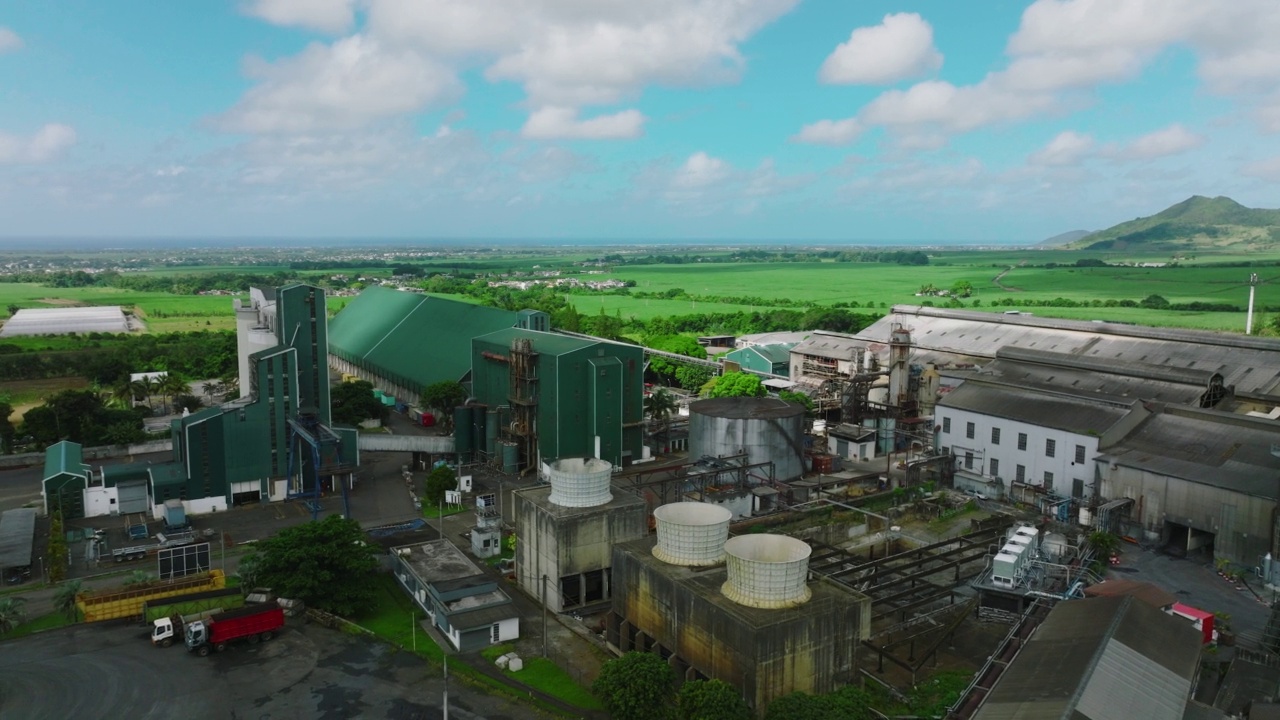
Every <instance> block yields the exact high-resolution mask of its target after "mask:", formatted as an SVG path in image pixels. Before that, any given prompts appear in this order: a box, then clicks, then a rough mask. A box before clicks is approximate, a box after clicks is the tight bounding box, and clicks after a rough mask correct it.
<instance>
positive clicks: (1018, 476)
mask: <svg viewBox="0 0 1280 720" xmlns="http://www.w3.org/2000/svg"><path fill="white" fill-rule="evenodd" d="M1013 479H1014V480H1017V481H1018V482H1026V481H1027V466H1026V465H1019V466H1018V468H1017V472H1016V473H1015V474H1014V476H1013Z"/></svg>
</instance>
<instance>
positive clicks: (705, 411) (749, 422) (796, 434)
mask: <svg viewBox="0 0 1280 720" xmlns="http://www.w3.org/2000/svg"><path fill="white" fill-rule="evenodd" d="M804 413H805V408H804V406H803V405H801V404H800V403H794V402H788V401H786V400H778V399H777V398H750V397H731V398H713V399H711V400H699V401H698V402H695V403H693V404H692V405H690V406H689V457H690V458H691V459H697V458H700V457H702V456H704V455H710V456H711V457H722V456H725V455H735V454H737V453H740V452H745V453H746V454H747V462H748V463H762V462H768V461H773V463H774V479H775V480H779V481H783V482H785V481H788V480H794V479H796V478H798V477H800V476H801V475H803V474H804Z"/></svg>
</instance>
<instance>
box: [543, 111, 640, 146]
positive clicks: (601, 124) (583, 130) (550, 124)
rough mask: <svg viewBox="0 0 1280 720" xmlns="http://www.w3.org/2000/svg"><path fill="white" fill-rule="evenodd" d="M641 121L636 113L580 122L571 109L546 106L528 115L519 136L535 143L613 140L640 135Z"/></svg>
mask: <svg viewBox="0 0 1280 720" xmlns="http://www.w3.org/2000/svg"><path fill="white" fill-rule="evenodd" d="M644 121H645V117H644V115H642V114H640V111H639V110H623V111H622V112H618V113H614V114H612V115H599V116H597V117H593V118H588V119H586V120H582V119H579V118H578V111H577V110H576V109H574V108H568V107H554V106H548V107H543V108H539V109H538V110H536V111H535V112H534V113H533V114H531V115H530V116H529V119H528V120H527V121H526V122H525V124H524V127H523V128H521V130H520V134H521V135H523V136H524V137H527V138H533V139H537V140H617V139H625V138H636V137H640V136H641V135H643V134H644Z"/></svg>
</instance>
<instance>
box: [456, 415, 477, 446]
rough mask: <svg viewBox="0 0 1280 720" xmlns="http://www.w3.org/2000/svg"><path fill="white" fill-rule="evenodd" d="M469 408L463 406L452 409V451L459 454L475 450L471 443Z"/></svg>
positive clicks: (471, 431) (471, 430)
mask: <svg viewBox="0 0 1280 720" xmlns="http://www.w3.org/2000/svg"><path fill="white" fill-rule="evenodd" d="M473 432H474V428H472V427H471V408H469V407H467V406H465V405H463V406H461V407H456V408H454V409H453V449H454V450H455V451H456V452H457V453H458V454H459V455H463V454H467V453H470V452H471V450H472V449H473V448H475V443H474V442H472V433H473Z"/></svg>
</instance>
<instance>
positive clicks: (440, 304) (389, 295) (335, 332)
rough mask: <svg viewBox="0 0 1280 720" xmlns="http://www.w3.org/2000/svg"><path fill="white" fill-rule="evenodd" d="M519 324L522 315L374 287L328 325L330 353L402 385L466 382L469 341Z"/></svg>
mask: <svg viewBox="0 0 1280 720" xmlns="http://www.w3.org/2000/svg"><path fill="white" fill-rule="evenodd" d="M518 320H519V317H518V315H517V313H514V312H510V311H507V310H500V309H498V308H491V307H486V306H484V305H473V304H471V303H465V302H458V301H456V300H449V299H446V298H439V297H431V296H429V295H422V294H418V293H408V292H402V291H399V290H390V289H387V288H380V287H374V288H369V289H368V290H365V291H364V292H362V293H360V294H359V295H358V296H357V297H356V299H354V300H352V301H351V302H350V303H348V304H347V306H346V307H345V308H343V309H342V311H341V312H339V313H338V314H337V315H336V316H334V318H333V319H332V320H330V321H329V352H331V353H333V354H334V355H337V356H338V357H340V358H342V359H343V360H346V361H347V362H350V363H354V364H356V365H359V366H361V367H364V368H366V369H368V370H369V371H371V372H373V373H375V374H377V375H381V376H382V377H385V378H387V379H388V380H391V381H394V382H398V383H400V384H402V385H406V386H409V387H413V386H415V385H417V386H421V385H430V384H431V383H435V382H440V381H442V380H461V379H462V378H463V377H464V376H465V375H466V374H467V372H468V371H469V370H470V369H471V346H470V343H469V342H467V341H468V340H470V339H471V338H473V337H476V336H478V335H484V334H486V333H490V332H493V331H494V330H498V329H501V328H509V327H512V326H513V325H515V324H516V322H517V321H518Z"/></svg>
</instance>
